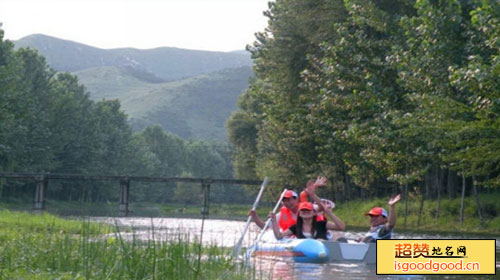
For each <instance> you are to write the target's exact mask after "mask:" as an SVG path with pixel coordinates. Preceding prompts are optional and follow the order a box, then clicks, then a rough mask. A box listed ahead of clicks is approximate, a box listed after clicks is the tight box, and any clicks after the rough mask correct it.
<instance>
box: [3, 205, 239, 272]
mask: <svg viewBox="0 0 500 280" xmlns="http://www.w3.org/2000/svg"><path fill="white" fill-rule="evenodd" d="M103 236H104V237H103ZM184 240H185V239H184V238H183V236H181V235H179V236H178V238H174V239H172V241H162V242H154V241H147V242H144V241H137V240H132V241H130V242H125V241H124V240H123V239H122V238H121V236H120V232H119V231H118V229H116V228H113V227H110V226H106V225H103V224H99V223H91V222H88V221H73V220H65V219H62V218H58V217H56V216H54V215H50V214H38V215H35V214H32V213H27V212H13V211H6V210H2V211H0V243H1V244H2V246H0V276H1V277H0V278H1V279H201V278H203V279H247V278H246V277H245V274H244V273H243V272H242V271H241V269H240V267H239V265H238V264H237V263H235V262H234V261H233V260H232V259H231V258H230V257H228V255H229V254H228V251H227V249H222V248H219V247H217V246H203V247H200V245H199V244H197V243H196V242H195V243H190V242H185V241H184Z"/></svg>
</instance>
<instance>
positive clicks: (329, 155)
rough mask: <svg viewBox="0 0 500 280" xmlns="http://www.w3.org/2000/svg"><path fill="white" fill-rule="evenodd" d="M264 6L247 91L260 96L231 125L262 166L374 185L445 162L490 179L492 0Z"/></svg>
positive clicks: (495, 53) (498, 34) (498, 108)
mask: <svg viewBox="0 0 500 280" xmlns="http://www.w3.org/2000/svg"><path fill="white" fill-rule="evenodd" d="M333 10H335V12H333ZM309 14H317V15H318V19H317V20H315V19H314V18H309V19H307V20H306V19H305V18H304V16H305V15H309ZM326 14H330V15H332V16H331V17H330V19H331V20H330V21H328V22H326V21H322V19H323V18H322V15H326ZM267 15H268V16H269V18H270V22H269V28H268V29H267V32H266V33H264V34H261V35H260V36H259V37H258V38H257V40H258V41H257V42H256V43H255V44H254V46H255V48H254V49H252V51H253V57H254V61H255V63H256V68H255V69H256V75H257V78H258V79H257V81H256V82H254V84H255V85H257V84H259V82H260V85H261V86H260V90H257V91H252V92H251V93H249V95H251V96H252V97H253V98H254V99H255V100H260V101H261V102H262V104H263V105H262V106H260V107H259V109H258V110H257V109H255V108H253V107H244V106H241V108H242V111H241V112H239V113H236V114H235V115H234V118H235V124H236V123H237V122H236V120H237V121H238V124H239V125H238V126H237V128H238V129H233V131H232V132H233V134H232V142H233V144H235V145H236V146H237V147H243V146H252V147H253V144H250V143H253V140H255V141H256V143H257V145H256V150H255V151H254V150H253V149H247V150H245V151H246V152H247V153H249V154H250V157H252V158H253V157H255V158H256V160H255V162H256V170H257V173H258V174H260V175H263V174H264V173H265V172H270V171H269V170H270V169H271V170H272V172H275V173H277V174H276V176H277V178H282V179H278V180H280V181H282V182H293V183H299V184H302V183H303V182H304V181H305V180H306V177H308V176H309V177H312V176H314V175H315V174H317V173H322V174H324V175H327V176H328V177H329V178H330V179H331V180H333V181H335V183H337V184H344V181H346V180H347V179H346V178H347V177H349V178H350V179H352V180H353V181H354V182H355V183H356V184H357V185H358V186H362V187H372V186H375V185H376V184H377V182H380V181H385V182H387V181H393V182H397V183H399V184H406V183H412V182H418V181H423V180H424V177H425V175H426V174H427V173H428V172H429V168H430V166H440V167H441V168H451V169H453V170H456V171H457V172H459V173H460V174H465V175H466V176H476V181H477V180H479V181H483V183H484V184H490V185H491V184H493V185H494V184H497V181H498V180H497V179H493V178H496V177H498V174H500V170H498V167H497V165H498V162H499V161H498V156H497V155H498V154H500V151H497V148H496V147H498V145H497V144H498V143H497V142H496V139H497V138H498V135H497V134H498V121H497V120H498V114H499V113H500V96H498V95H499V93H500V92H499V89H500V85H499V83H500V80H499V78H498V77H499V75H500V56H499V55H500V53H499V50H500V47H499V46H500V45H499V44H498V42H499V39H498V38H500V31H499V30H500V8H499V5H498V3H497V2H496V1H493V0H491V1H490V0H488V1H479V0H478V1H458V0H457V1H429V0H419V1H413V2H412V1H410V2H408V1H358V0H348V1H343V2H339V1H333V0H332V1H317V3H315V4H313V3H309V1H301V3H298V1H291V0H290V1H284V0H283V1H279V0H277V1H276V3H275V4H274V5H272V6H271V8H270V10H269V11H268V12H267ZM333 15H335V16H333ZM307 26H315V28H316V29H318V30H322V32H320V33H314V32H313V33H314V35H312V34H310V33H311V32H310V31H311V30H307ZM264 84H265V85H266V87H264V86H262V85H264ZM257 92H258V94H257ZM254 115H258V116H259V117H258V121H255V120H257V118H255V119H252V118H250V116H254ZM243 120H244V121H243ZM245 124H248V125H247V126H245ZM235 128H236V127H235ZM255 129H256V130H257V131H256V132H255ZM253 135H255V136H253ZM243 139H245V141H242V140H243ZM243 142H244V143H245V144H243ZM495 145H497V146H495ZM258 166H265V168H264V169H260V168H258ZM344 167H347V168H344ZM265 175H268V173H266V174H265ZM273 175H274V174H273ZM273 178H275V177H273ZM335 183H334V184H335Z"/></svg>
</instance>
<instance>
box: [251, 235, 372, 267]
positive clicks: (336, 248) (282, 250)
mask: <svg viewBox="0 0 500 280" xmlns="http://www.w3.org/2000/svg"><path fill="white" fill-rule="evenodd" d="M250 251H251V252H252V255H253V256H255V257H260V256H265V257H277V258H291V259H293V261H295V262H300V263H327V262H363V263H367V264H375V263H376V258H377V248H376V244H375V243H344V242H337V241H318V240H314V239H286V240H283V241H270V242H269V241H268V242H260V243H258V244H257V245H255V246H254V247H253V248H252V250H250Z"/></svg>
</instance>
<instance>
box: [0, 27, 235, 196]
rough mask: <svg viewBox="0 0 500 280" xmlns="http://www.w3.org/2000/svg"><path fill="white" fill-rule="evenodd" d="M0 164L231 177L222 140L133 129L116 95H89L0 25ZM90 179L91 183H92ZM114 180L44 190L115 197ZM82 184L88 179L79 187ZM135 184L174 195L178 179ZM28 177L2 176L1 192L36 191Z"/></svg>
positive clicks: (2, 167)
mask: <svg viewBox="0 0 500 280" xmlns="http://www.w3.org/2000/svg"><path fill="white" fill-rule="evenodd" d="M0 172H33V173H35V172H50V173H75V174H87V175H92V174H96V175H124V174H127V175H140V176H163V177H174V176H181V175H190V176H195V177H213V178H231V177H232V168H231V152H230V150H229V147H228V145H227V144H220V143H211V142H202V141H186V140H183V139H181V138H180V137H178V136H176V135H173V134H170V133H167V132H165V131H164V130H163V129H161V128H160V127H147V128H145V129H144V130H143V131H141V132H138V133H135V134H134V133H133V132H132V130H131V128H130V125H129V124H128V120H127V116H126V115H125V114H124V113H123V111H122V110H121V108H120V102H119V101H117V100H102V101H98V102H94V101H92V100H90V98H89V94H88V93H87V92H86V90H85V88H84V87H83V86H82V85H81V84H79V82H78V79H77V78H76V77H75V76H73V75H71V74H68V73H57V72H55V71H54V70H52V69H51V68H50V67H49V66H48V65H47V63H46V61H45V59H44V57H42V56H40V55H39V54H38V53H37V52H36V51H34V50H32V49H23V48H21V49H17V50H15V49H14V46H13V44H12V43H11V42H10V41H7V40H3V30H1V29H0ZM89 184H90V186H89ZM116 184H117V183H116V182H108V183H106V182H95V183H89V182H68V181H54V182H52V181H51V182H50V184H49V189H48V191H49V197H52V198H56V199H69V200H82V201H107V200H111V199H117V196H118V192H117V191H116V188H110V185H116ZM84 185H85V187H84ZM170 187H171V190H170V194H168V193H166V189H167V188H160V187H158V186H153V185H149V184H141V185H138V186H134V188H135V189H134V192H133V193H132V196H133V199H135V200H136V201H137V200H149V201H152V200H154V201H165V200H172V199H174V197H173V193H174V189H175V188H176V187H178V188H181V186H176V185H171V186H170ZM198 187H199V186H198ZM33 189H34V188H33V183H26V182H21V181H13V180H10V181H5V180H3V181H0V196H3V197H28V198H32V197H33V194H32V193H33Z"/></svg>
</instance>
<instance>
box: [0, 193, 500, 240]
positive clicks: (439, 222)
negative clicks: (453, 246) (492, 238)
mask: <svg viewBox="0 0 500 280" xmlns="http://www.w3.org/2000/svg"><path fill="white" fill-rule="evenodd" d="M420 199H421V198H420V197H415V196H410V197H409V199H408V216H407V217H406V227H405V202H404V200H401V201H400V202H399V203H398V204H397V208H396V210H397V216H398V220H397V228H398V230H404V229H407V230H412V231H417V232H418V231H420V232H429V231H433V232H439V231H446V232H450V231H452V232H470V233H485V234H500V194H489V195H484V194H482V195H480V198H479V199H480V204H481V213H482V216H483V218H482V219H479V217H478V212H477V207H476V202H475V200H474V198H473V197H466V198H465V202H464V222H463V224H461V223H460V215H459V213H460V198H455V199H443V200H442V201H441V206H440V213H439V217H436V213H437V208H438V202H437V201H436V200H426V201H425V202H424V207H423V211H422V216H421V218H420V223H418V219H419V209H420ZM273 206H274V202H265V201H262V202H261V203H260V206H259V208H258V209H257V212H258V213H259V215H260V216H261V217H262V218H265V217H267V214H268V213H269V211H270V210H271V209H272V208H273ZM374 206H383V207H387V199H382V198H379V199H373V200H369V201H368V200H353V201H349V202H346V203H340V202H337V207H336V209H335V213H336V214H337V215H338V216H339V217H340V218H341V219H342V220H343V221H344V222H345V223H346V224H347V225H348V227H349V228H365V229H366V228H367V227H368V219H367V217H366V216H364V215H363V214H364V213H366V212H367V211H368V210H369V209H370V208H371V207H374ZM31 207H32V205H31V204H27V203H24V204H23V203H19V202H10V203H0V209H2V208H7V209H25V210H28V209H30V208H31ZM129 208H130V210H131V211H132V212H131V213H130V214H131V216H141V217H185V218H188V217H192V218H200V217H201V214H200V208H201V206H200V205H192V206H189V205H188V206H186V205H181V204H159V203H147V202H140V203H135V202H132V203H130V205H129ZM250 208H251V205H235V204H215V203H212V204H211V205H210V215H209V216H210V218H211V219H215V218H221V219H233V220H246V217H247V216H246V215H247V213H248V210H249V209H250ZM47 210H48V211H49V212H51V213H56V214H60V215H76V216H80V215H84V216H103V215H106V216H117V215H118V214H119V213H118V203H84V204H82V203H76V202H58V201H49V202H48V203H47Z"/></svg>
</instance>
